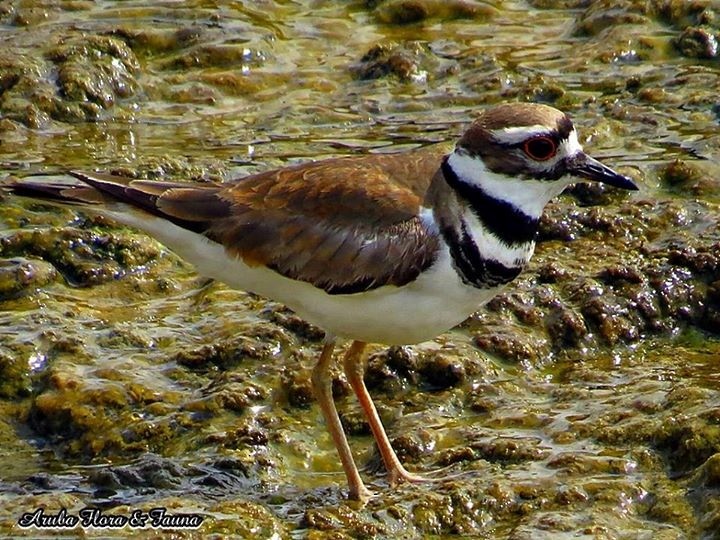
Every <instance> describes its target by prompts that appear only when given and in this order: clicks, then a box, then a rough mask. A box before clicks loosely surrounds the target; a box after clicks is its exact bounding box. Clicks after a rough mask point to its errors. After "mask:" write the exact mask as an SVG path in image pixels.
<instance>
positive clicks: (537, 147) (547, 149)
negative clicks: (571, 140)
mask: <svg viewBox="0 0 720 540" xmlns="http://www.w3.org/2000/svg"><path fill="white" fill-rule="evenodd" d="M523 151H524V152H525V153H526V154H527V155H528V157H531V158H532V159H534V160H535V161H546V160H548V159H550V158H551V157H553V156H554V155H555V154H556V153H557V144H555V141H554V140H552V139H551V138H550V137H546V136H544V135H541V136H539V137H533V138H532V139H528V140H527V141H525V143H524V144H523Z"/></svg>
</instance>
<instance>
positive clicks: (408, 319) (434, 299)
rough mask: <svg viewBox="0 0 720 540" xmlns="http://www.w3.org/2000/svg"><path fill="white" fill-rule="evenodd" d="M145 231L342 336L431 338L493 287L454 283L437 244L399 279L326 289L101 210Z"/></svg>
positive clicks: (134, 217)
mask: <svg viewBox="0 0 720 540" xmlns="http://www.w3.org/2000/svg"><path fill="white" fill-rule="evenodd" d="M103 213H105V214H106V215H108V216H110V217H112V218H114V219H116V220H118V221H120V222H122V223H126V224H128V225H130V226H133V227H137V228H140V229H142V230H145V231H147V232H148V233H150V234H151V235H152V236H154V237H155V238H157V239H158V240H159V241H160V242H162V243H163V244H165V245H166V246H167V247H169V248H170V249H172V250H173V251H174V252H175V253H177V254H178V255H180V256H181V257H182V258H184V259H185V260H187V261H188V262H190V263H192V264H193V265H194V266H195V267H196V268H197V270H198V272H199V273H200V274H202V275H204V276H207V277H210V278H214V279H217V280H219V281H222V282H223V283H225V284H227V285H229V286H231V287H233V288H237V289H240V290H245V291H250V292H254V293H256V294H259V295H261V296H265V297H267V298H271V299H272V300H275V301H277V302H281V303H283V304H285V305H286V306H288V307H289V308H291V309H292V310H293V311H295V312H296V313H297V314H298V315H299V316H300V317H302V318H304V319H305V320H307V321H308V322H311V323H313V324H315V325H317V326H319V327H320V328H322V329H323V330H325V331H326V332H329V333H330V334H332V335H334V336H336V337H342V338H347V339H356V340H360V341H367V342H371V343H372V342H374V343H384V344H388V345H402V344H410V343H418V342H421V341H426V340H429V339H432V338H434V337H435V336H437V335H438V334H441V333H443V332H445V331H446V330H448V329H450V328H452V327H453V326H455V325H457V324H459V323H461V322H462V321H463V320H465V319H466V318H467V317H468V316H469V315H471V314H472V313H473V312H474V311H476V310H477V309H478V308H479V307H480V306H481V305H482V304H484V303H485V302H487V301H488V300H490V299H491V298H493V297H494V296H495V295H496V294H497V293H498V292H499V291H500V289H501V287H496V288H493V289H486V290H479V289H476V288H474V287H470V286H467V285H465V284H463V283H462V281H461V280H460V278H459V277H458V275H457V273H456V272H455V271H454V270H453V268H452V266H451V263H450V255H449V253H448V250H447V248H443V250H442V252H441V254H440V256H439V257H438V259H437V261H436V262H435V263H434V265H433V266H432V267H431V268H429V269H428V270H427V271H426V272H423V273H422V274H421V275H420V276H418V278H417V279H416V280H415V281H413V282H411V283H409V284H407V285H405V286H403V287H394V286H387V287H380V288H378V289H373V290H371V291H368V292H364V293H357V294H350V295H331V294H327V293H326V292H325V291H323V290H322V289H318V288H316V287H313V286H312V285H310V284H309V283H305V282H301V281H295V280H292V279H289V278H286V277H283V276H281V275H280V274H278V273H276V272H273V271H271V270H268V269H266V268H264V267H250V266H248V265H246V264H244V263H243V262H242V260H240V259H239V258H235V257H232V256H229V255H228V254H227V253H226V252H225V250H224V248H223V247H222V246H221V245H220V244H217V243H215V242H212V241H210V240H208V239H207V238H205V237H204V236H202V235H199V234H196V233H193V232H191V231H188V230H186V229H182V228H181V227H178V226H176V225H173V224H172V223H170V222H168V221H166V220H164V219H160V218H155V217H152V216H148V215H147V214H143V215H142V216H141V215H139V214H138V213H136V212H132V211H128V212H127V213H126V212H112V211H109V212H103Z"/></svg>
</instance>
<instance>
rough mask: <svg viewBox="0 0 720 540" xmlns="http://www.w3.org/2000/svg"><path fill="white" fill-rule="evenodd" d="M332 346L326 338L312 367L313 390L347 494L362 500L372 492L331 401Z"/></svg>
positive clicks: (332, 342)
mask: <svg viewBox="0 0 720 540" xmlns="http://www.w3.org/2000/svg"><path fill="white" fill-rule="evenodd" d="M334 348H335V340H334V339H326V342H325V345H324V346H323V350H322V353H320V359H319V360H318V363H317V365H316V366H315V368H314V369H313V373H312V383H313V390H314V391H315V398H316V399H317V401H318V404H319V405H320V410H321V411H322V413H323V416H324V417H325V422H326V423H327V428H328V431H330V435H331V436H332V439H333V442H334V443H335V448H336V449H337V452H338V455H339V456H340V462H341V463H342V467H343V470H344V471H345V476H346V477H347V483H348V488H349V492H348V496H349V498H350V499H354V500H358V501H363V500H367V499H369V498H370V496H371V495H372V493H371V491H370V490H369V489H367V488H366V487H365V484H363V481H362V478H360V472H359V471H358V469H357V466H356V465H355V461H354V460H353V457H352V453H351V451H350V445H348V442H347V438H346V437H345V432H344V431H343V427H342V424H341V423H340V417H339V416H338V413H337V409H336V408H335V402H334V401H333V395H332V377H331V376H330V364H331V362H332V359H333V349H334Z"/></svg>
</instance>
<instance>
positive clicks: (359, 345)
mask: <svg viewBox="0 0 720 540" xmlns="http://www.w3.org/2000/svg"><path fill="white" fill-rule="evenodd" d="M365 346H366V343H363V342H362V341H353V342H352V344H351V345H350V348H349V349H348V351H347V353H345V358H344V359H343V367H344V369H345V375H346V376H347V378H348V382H349V383H350V386H351V387H352V389H353V391H354V392H355V395H356V396H357V398H358V401H359V402H360V406H361V407H362V409H363V411H364V412H365V416H366V418H367V421H368V423H369V424H370V430H371V431H372V433H373V436H374V437H375V442H376V443H377V446H378V450H380V455H381V456H382V459H383V461H384V462H385V468H386V469H387V471H388V478H389V482H390V485H391V486H394V485H396V484H397V483H398V482H401V481H405V482H423V481H426V480H427V479H426V478H423V477H422V476H417V475H415V474H412V473H410V472H408V471H407V470H406V469H405V467H403V465H402V463H400V460H399V459H398V457H397V454H395V451H394V450H393V448H392V446H391V444H390V440H389V439H388V436H387V434H386V433H385V428H384V427H383V425H382V421H381V420H380V416H379V415H378V412H377V409H376V408H375V404H374V403H373V401H372V398H371V397H370V394H369V393H368V391H367V387H366V386H365V381H363V374H364V372H365V355H364V352H365Z"/></svg>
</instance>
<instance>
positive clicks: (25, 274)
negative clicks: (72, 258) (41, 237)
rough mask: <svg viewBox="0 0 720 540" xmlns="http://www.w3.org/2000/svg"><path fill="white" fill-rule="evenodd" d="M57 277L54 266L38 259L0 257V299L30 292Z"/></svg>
mask: <svg viewBox="0 0 720 540" xmlns="http://www.w3.org/2000/svg"><path fill="white" fill-rule="evenodd" d="M56 277H57V271H56V270H55V267H53V266H52V265H51V264H49V263H48V262H46V261H43V260H39V259H26V258H25V257H14V258H12V259H0V301H1V300H7V299H10V298H16V297H18V296H22V295H24V294H31V293H32V292H33V291H35V290H36V289H37V288H39V287H42V286H44V285H47V284H48V283H51V282H52V281H53V280H55V278H56Z"/></svg>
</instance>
